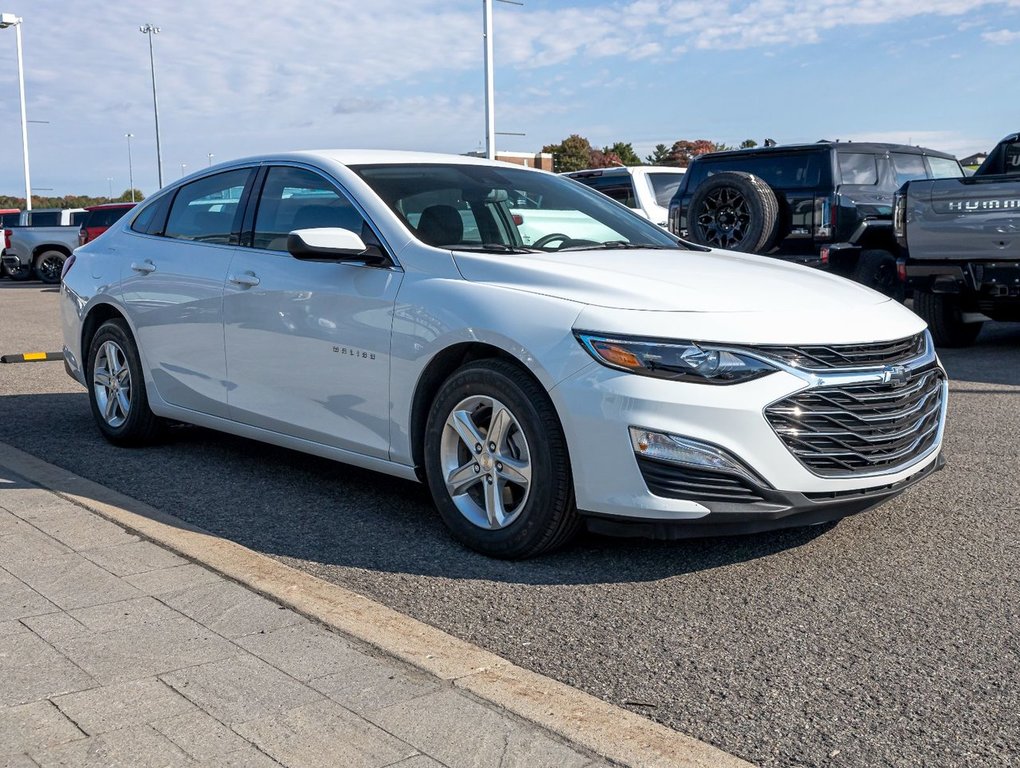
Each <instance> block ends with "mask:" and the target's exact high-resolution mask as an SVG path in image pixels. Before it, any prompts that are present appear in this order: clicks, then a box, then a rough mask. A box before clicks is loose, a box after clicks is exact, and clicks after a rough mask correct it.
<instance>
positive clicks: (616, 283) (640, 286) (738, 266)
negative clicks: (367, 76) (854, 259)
mask: <svg viewBox="0 0 1020 768" xmlns="http://www.w3.org/2000/svg"><path fill="white" fill-rule="evenodd" d="M454 258H455V260H456V262H457V266H458V268H459V269H460V271H461V274H462V275H463V276H464V278H465V279H467V280H471V281H474V282H484V283H489V284H495V285H502V286H505V287H507V288H514V289H517V290H521V291H528V292H531V293H540V294H545V295H549V296H556V297H559V298H563V299H568V300H570V301H576V302H578V303H582V304H591V305H595V306H601V307H610V308H615V309H640V310H645V311H658V312H713V313H718V312H742V313H743V312H775V311H777V310H798V309H800V310H809V311H810V310H817V309H826V308H828V309H831V308H832V307H833V306H843V307H846V306H855V307H864V306H872V305H875V304H881V303H883V302H886V301H888V299H887V298H886V297H885V296H882V295H881V294H879V293H876V292H874V291H871V290H869V289H867V288H864V287H863V286H860V285H858V284H856V283H852V282H850V281H848V280H843V279H842V278H838V277H833V276H832V275H829V274H826V273H825V272H820V271H818V270H815V269H809V268H807V267H800V266H796V265H792V264H787V263H784V262H781V261H777V260H775V259H769V258H765V257H761V256H753V255H749V254H742V253H734V252H732V251H718V250H715V251H694V250H691V251H684V250H672V249H670V250H662V251H659V250H623V249H612V250H591V251H569V252H562V251H560V252H558V253H552V254H549V255H545V254H490V253H486V254H478V253H468V252H463V251H461V252H456V253H455V254H454Z"/></svg>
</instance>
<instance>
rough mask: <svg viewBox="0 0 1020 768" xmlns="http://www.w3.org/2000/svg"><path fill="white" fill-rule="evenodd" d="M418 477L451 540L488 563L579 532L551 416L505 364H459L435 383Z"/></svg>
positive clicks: (544, 401) (542, 395) (534, 551)
mask: <svg viewBox="0 0 1020 768" xmlns="http://www.w3.org/2000/svg"><path fill="white" fill-rule="evenodd" d="M425 473H426V477H427V479H428V485H429V490H430V491H431V492H432V498H433V499H434V500H435V503H436V507H438V509H439V514H440V515H441V516H442V518H443V522H445V523H446V525H447V527H448V528H449V529H450V532H451V533H452V534H453V536H454V538H456V539H457V540H458V541H460V542H461V543H463V544H465V545H466V546H468V547H470V548H471V549H474V550H475V551H477V552H481V553H482V554H484V555H488V556H489V557H498V558H505V559H517V558H527V557H534V556H535V555H539V554H541V553H543V552H547V551H549V550H552V549H555V548H556V547H559V546H561V545H563V544H564V543H565V542H566V541H568V540H569V539H570V538H571V537H572V536H573V535H574V534H575V533H576V532H577V530H578V528H579V527H580V516H579V515H578V512H577V509H576V507H575V504H574V486H573V478H572V477H571V473H570V460H569V457H568V454H567V444H566V438H565V437H564V436H563V430H562V428H561V427H560V423H559V419H558V418H557V416H556V411H555V409H554V408H553V406H552V403H551V402H550V401H549V397H548V395H547V394H546V392H545V390H544V389H543V388H542V387H541V386H540V385H539V384H538V383H537V382H535V381H534V380H533V379H531V377H529V376H528V375H527V374H526V373H524V372H523V371H522V370H521V369H520V368H518V367H517V366H516V365H513V364H512V363H509V362H506V361H503V360H484V361H480V362H476V363H469V364H467V365H465V366H463V367H462V368H460V369H458V370H457V371H455V372H454V373H453V374H452V375H451V376H450V377H449V378H448V379H447V380H446V381H445V382H444V383H443V385H442V387H441V388H440V390H439V394H438V395H437V396H436V399H435V401H434V402H433V404H432V409H431V411H430V413H429V418H428V424H427V426H426V428H425Z"/></svg>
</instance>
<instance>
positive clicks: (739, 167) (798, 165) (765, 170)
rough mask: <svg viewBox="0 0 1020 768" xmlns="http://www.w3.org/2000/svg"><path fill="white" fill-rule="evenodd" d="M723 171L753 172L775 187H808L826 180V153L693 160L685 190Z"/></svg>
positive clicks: (828, 169) (827, 165)
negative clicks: (689, 179)
mask: <svg viewBox="0 0 1020 768" xmlns="http://www.w3.org/2000/svg"><path fill="white" fill-rule="evenodd" d="M723 171H744V172H746V173H753V174H754V175H755V176H757V177H758V178H760V179H763V180H764V181H765V182H766V183H767V184H768V185H769V186H770V187H773V188H775V189H812V188H815V187H818V186H826V185H828V184H829V183H830V177H831V175H832V174H831V172H830V166H829V153H828V152H799V153H797V154H792V155H775V154H772V153H769V154H763V155H743V156H739V155H738V156H736V157H726V158H714V159H712V160H709V161H707V162H705V161H699V160H695V161H694V163H692V165H691V168H690V169H689V170H688V171H687V174H688V175H689V176H691V181H690V184H689V186H688V189H693V188H694V185H695V184H698V183H700V182H702V181H704V180H705V179H706V178H707V177H709V176H712V175H714V174H716V173H722V172H723Z"/></svg>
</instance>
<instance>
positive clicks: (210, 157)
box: [207, 152, 216, 165]
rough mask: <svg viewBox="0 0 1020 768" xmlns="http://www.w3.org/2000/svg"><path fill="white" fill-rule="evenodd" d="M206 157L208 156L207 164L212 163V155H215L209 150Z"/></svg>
mask: <svg viewBox="0 0 1020 768" xmlns="http://www.w3.org/2000/svg"><path fill="white" fill-rule="evenodd" d="M207 157H208V158H209V165H212V159H213V158H214V157H216V155H214V154H213V153H212V152H210V153H209V154H208V155H207Z"/></svg>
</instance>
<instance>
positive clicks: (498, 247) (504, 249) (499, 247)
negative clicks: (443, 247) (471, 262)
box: [451, 243, 545, 253]
mask: <svg viewBox="0 0 1020 768" xmlns="http://www.w3.org/2000/svg"><path fill="white" fill-rule="evenodd" d="M451 249H452V250H454V251H485V252H486V253H545V251H536V250H535V249H533V248H521V247H519V246H514V245H506V244H505V243H469V244H466V245H464V244H459V245H456V246H451Z"/></svg>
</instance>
